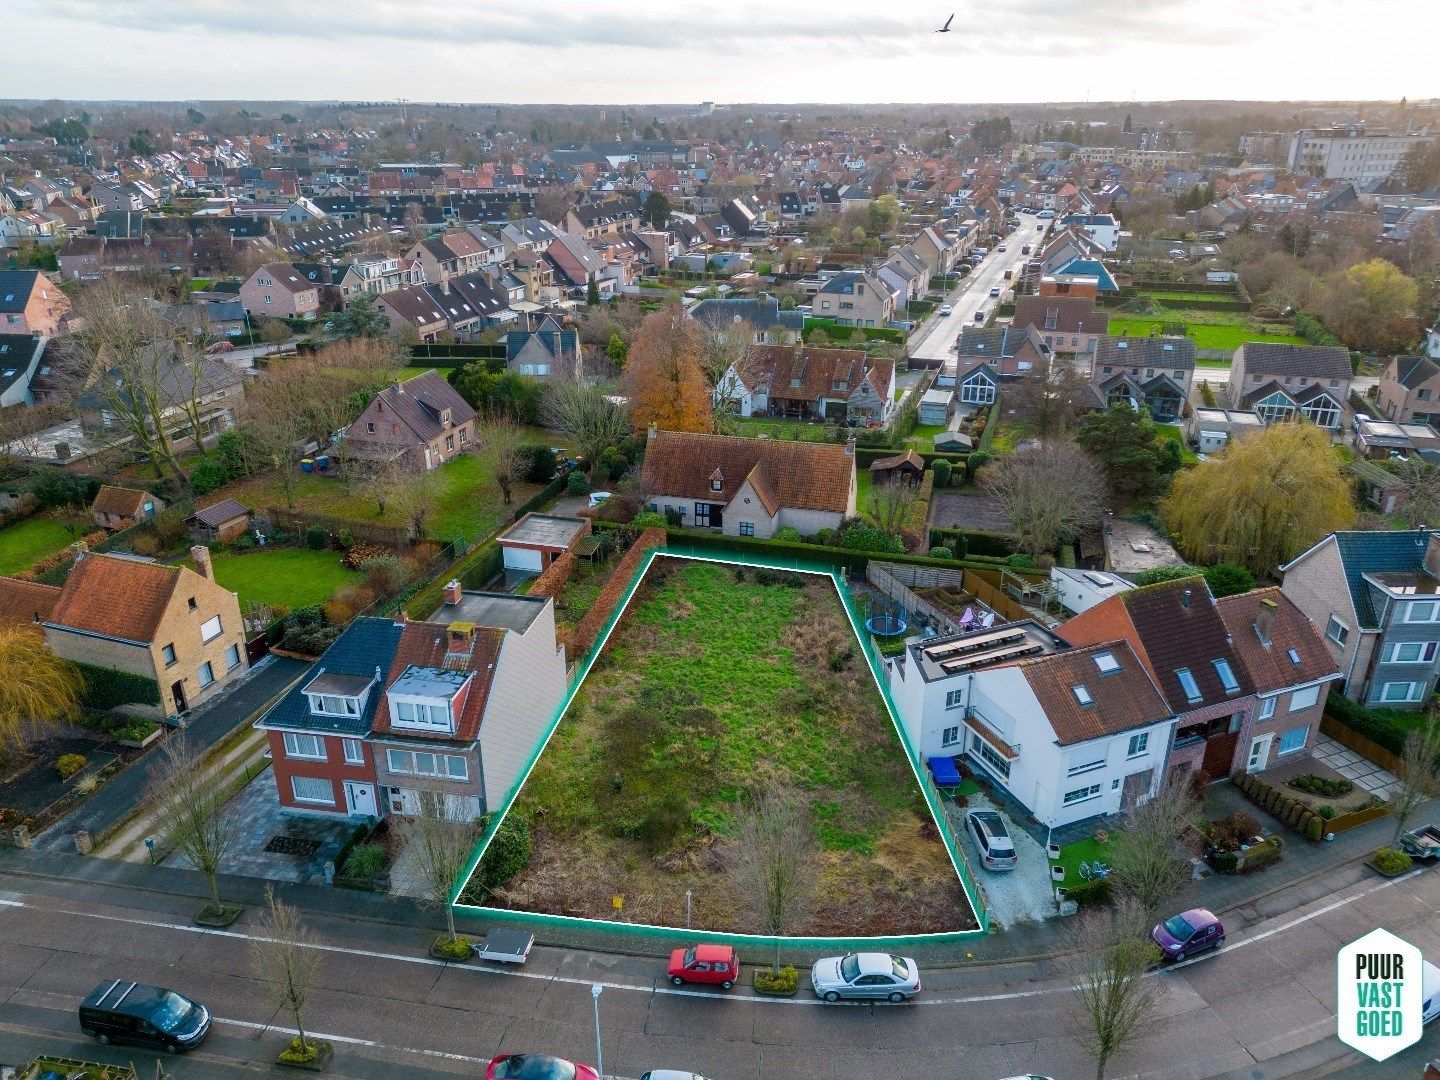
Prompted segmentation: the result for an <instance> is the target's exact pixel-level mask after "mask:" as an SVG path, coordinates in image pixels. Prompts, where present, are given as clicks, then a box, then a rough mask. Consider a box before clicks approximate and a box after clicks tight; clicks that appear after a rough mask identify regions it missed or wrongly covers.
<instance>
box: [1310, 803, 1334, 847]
mask: <svg viewBox="0 0 1440 1080" xmlns="http://www.w3.org/2000/svg"><path fill="white" fill-rule="evenodd" d="M1330 812H1331V814H1334V812H1335V808H1334V807H1331V808H1330ZM1329 820H1330V819H1329V818H1327V817H1324V816H1323V815H1320V814H1317V815H1315V816H1314V817H1312V818H1311V819H1310V820H1309V821H1308V822H1306V823H1305V839H1306V840H1310V841H1312V842H1318V841H1319V840H1321V839H1322V838H1323V837H1324V836H1325V822H1327V821H1329Z"/></svg>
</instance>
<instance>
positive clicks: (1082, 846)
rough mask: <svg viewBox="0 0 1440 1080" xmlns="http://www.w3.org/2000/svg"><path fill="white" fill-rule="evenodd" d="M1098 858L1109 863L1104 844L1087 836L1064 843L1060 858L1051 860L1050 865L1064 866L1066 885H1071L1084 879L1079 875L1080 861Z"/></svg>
mask: <svg viewBox="0 0 1440 1080" xmlns="http://www.w3.org/2000/svg"><path fill="white" fill-rule="evenodd" d="M1096 859H1099V860H1100V861H1101V862H1103V863H1105V864H1106V865H1107V866H1108V865H1109V864H1110V857H1109V852H1108V850H1107V848H1106V845H1104V844H1101V843H1099V842H1098V841H1097V840H1096V839H1095V838H1094V837H1087V838H1086V839H1084V840H1077V841H1075V843H1073V844H1066V845H1065V846H1064V847H1062V848H1061V849H1060V858H1059V859H1053V860H1051V863H1050V865H1051V866H1055V865H1057V864H1058V865H1060V866H1063V867H1065V881H1064V884H1065V885H1067V886H1073V885H1075V884H1077V883H1078V882H1081V881H1084V880H1085V879H1084V878H1082V877H1081V876H1080V864H1081V863H1082V862H1094V861H1095V860H1096Z"/></svg>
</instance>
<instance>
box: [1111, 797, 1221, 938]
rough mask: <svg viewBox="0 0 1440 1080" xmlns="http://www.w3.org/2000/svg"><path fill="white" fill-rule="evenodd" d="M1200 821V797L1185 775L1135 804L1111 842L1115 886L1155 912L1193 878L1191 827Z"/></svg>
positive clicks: (1148, 910) (1150, 911) (1128, 811)
mask: <svg viewBox="0 0 1440 1080" xmlns="http://www.w3.org/2000/svg"><path fill="white" fill-rule="evenodd" d="M1199 820H1200V802H1199V800H1198V799H1196V798H1195V796H1194V795H1192V794H1191V792H1190V788H1189V785H1187V784H1186V783H1185V782H1184V781H1181V780H1169V781H1167V782H1166V783H1165V784H1164V785H1163V786H1162V787H1161V788H1160V790H1159V791H1158V792H1156V793H1155V796H1154V797H1153V798H1151V799H1149V800H1148V801H1146V802H1143V803H1140V804H1138V805H1136V806H1132V807H1131V808H1130V809H1129V810H1127V811H1126V812H1125V825H1124V828H1122V829H1120V830H1119V832H1118V833H1117V834H1116V835H1115V837H1114V839H1112V840H1111V841H1110V867H1111V874H1110V882H1111V885H1112V887H1113V888H1114V889H1116V890H1117V891H1118V892H1120V893H1123V894H1124V895H1126V896H1128V897H1130V898H1131V899H1133V900H1134V901H1135V902H1136V903H1138V904H1140V905H1141V906H1142V907H1143V908H1144V909H1145V911H1146V912H1148V913H1154V912H1155V911H1157V910H1158V909H1159V908H1160V905H1161V904H1163V903H1164V902H1165V901H1166V900H1169V899H1170V898H1171V897H1172V896H1174V895H1175V894H1176V893H1177V892H1179V891H1180V890H1181V889H1182V888H1183V887H1184V885H1185V883H1186V882H1187V881H1189V880H1190V855H1191V854H1192V853H1193V852H1192V850H1191V848H1192V847H1193V845H1192V844H1191V842H1190V837H1191V836H1193V833H1192V831H1191V830H1192V826H1194V825H1195V824H1196V823H1197V822H1199Z"/></svg>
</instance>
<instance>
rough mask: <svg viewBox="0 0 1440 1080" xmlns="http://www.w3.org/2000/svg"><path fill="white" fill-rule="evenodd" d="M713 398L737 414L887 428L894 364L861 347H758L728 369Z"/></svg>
mask: <svg viewBox="0 0 1440 1080" xmlns="http://www.w3.org/2000/svg"><path fill="white" fill-rule="evenodd" d="M714 398H715V404H716V407H717V408H718V407H727V408H729V409H730V410H733V412H734V413H735V414H736V415H737V416H786V417H792V418H803V417H818V418H821V419H829V420H834V421H837V422H838V421H840V420H849V421H855V422H856V423H863V424H871V425H883V424H887V423H889V422H890V417H891V415H892V414H893V412H894V411H895V361H893V360H883V359H877V358H875V357H871V356H867V355H866V354H865V353H864V352H862V351H860V350H859V349H812V348H808V347H806V346H799V347H790V346H785V345H759V346H755V347H754V348H752V349H751V350H750V352H749V355H747V356H746V357H745V359H743V360H740V361H737V362H736V363H733V364H731V365H730V367H729V368H728V369H727V370H726V372H725V374H724V375H722V376H721V377H720V381H719V382H718V383H717V384H716V387H715V393H714Z"/></svg>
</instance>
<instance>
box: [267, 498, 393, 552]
mask: <svg viewBox="0 0 1440 1080" xmlns="http://www.w3.org/2000/svg"><path fill="white" fill-rule="evenodd" d="M265 516H266V517H267V518H269V519H270V522H271V524H273V525H274V526H275V527H276V528H278V529H284V530H285V531H286V532H293V533H303V532H304V531H305V530H306V529H311V528H315V527H317V526H318V527H319V528H322V529H324V530H325V531H326V532H327V533H330V534H331V535H335V534H338V533H349V534H350V535H351V536H353V537H354V538H355V539H356V540H368V541H369V542H370V543H372V544H382V545H384V546H385V547H390V548H396V549H401V548H406V547H409V546H410V544H411V543H412V541H413V537H412V536H411V534H410V529H409V527H408V526H406V525H385V524H382V523H380V522H378V521H356V520H354V519H352V518H342V517H333V516H331V515H330V514H317V513H314V512H313V511H310V510H292V509H290V508H288V507H281V506H272V507H270V508H269V509H267V510H266V511H265Z"/></svg>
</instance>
